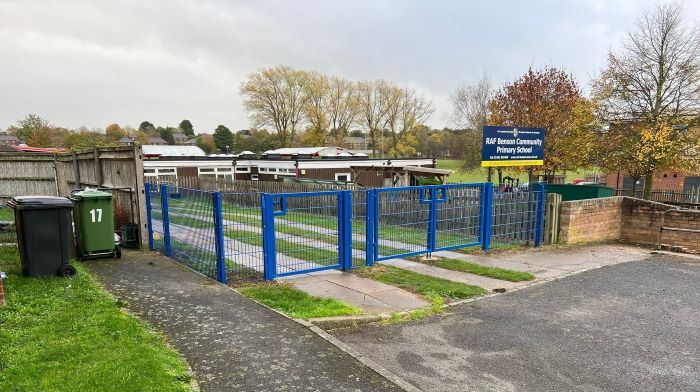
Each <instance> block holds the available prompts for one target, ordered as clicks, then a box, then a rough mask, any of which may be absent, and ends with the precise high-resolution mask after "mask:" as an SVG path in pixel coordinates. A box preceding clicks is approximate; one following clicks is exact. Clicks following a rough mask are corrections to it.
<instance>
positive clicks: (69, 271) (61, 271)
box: [58, 264, 75, 278]
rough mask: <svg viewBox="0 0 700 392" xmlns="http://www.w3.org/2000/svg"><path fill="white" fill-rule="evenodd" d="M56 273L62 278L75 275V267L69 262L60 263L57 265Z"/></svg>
mask: <svg viewBox="0 0 700 392" xmlns="http://www.w3.org/2000/svg"><path fill="white" fill-rule="evenodd" d="M58 275H59V276H62V277H64V278H70V277H72V276H74V275H75V267H73V266H72V265H70V264H61V266H60V267H58Z"/></svg>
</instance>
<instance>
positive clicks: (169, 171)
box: [158, 169, 175, 174]
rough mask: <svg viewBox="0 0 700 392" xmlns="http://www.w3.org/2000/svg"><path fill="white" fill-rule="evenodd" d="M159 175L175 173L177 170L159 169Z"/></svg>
mask: <svg viewBox="0 0 700 392" xmlns="http://www.w3.org/2000/svg"><path fill="white" fill-rule="evenodd" d="M158 173H159V174H162V173H175V169H158Z"/></svg>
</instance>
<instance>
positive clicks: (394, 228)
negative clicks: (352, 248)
mask: <svg viewBox="0 0 700 392" xmlns="http://www.w3.org/2000/svg"><path fill="white" fill-rule="evenodd" d="M427 189H429V188H428V187H407V188H381V189H377V204H376V206H377V207H376V208H377V211H376V214H375V216H376V225H375V227H376V232H375V237H376V238H377V249H376V252H377V253H378V256H379V257H377V261H380V260H386V259H390V258H396V257H398V256H408V255H410V254H417V253H425V252H427V251H428V250H429V243H428V233H429V231H430V230H429V228H430V208H431V207H430V206H431V201H430V193H429V192H427V191H426V190H427Z"/></svg>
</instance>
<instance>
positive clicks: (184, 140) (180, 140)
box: [173, 133, 196, 146]
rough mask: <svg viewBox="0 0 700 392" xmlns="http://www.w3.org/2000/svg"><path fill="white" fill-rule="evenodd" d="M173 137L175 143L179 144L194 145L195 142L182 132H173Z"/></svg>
mask: <svg viewBox="0 0 700 392" xmlns="http://www.w3.org/2000/svg"><path fill="white" fill-rule="evenodd" d="M173 139H175V144H177V145H179V146H194V145H195V144H196V142H195V140H194V139H192V138H190V137H189V136H187V135H185V134H184V133H173Z"/></svg>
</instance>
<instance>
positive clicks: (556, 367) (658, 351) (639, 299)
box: [334, 251, 700, 392]
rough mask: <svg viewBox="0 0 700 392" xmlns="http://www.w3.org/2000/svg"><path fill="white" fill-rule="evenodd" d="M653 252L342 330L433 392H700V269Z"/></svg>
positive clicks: (358, 346) (346, 338)
mask: <svg viewBox="0 0 700 392" xmlns="http://www.w3.org/2000/svg"><path fill="white" fill-rule="evenodd" d="M646 253H647V255H646V259H644V260H639V259H638V255H637V254H635V252H632V251H631V252H630V253H629V254H628V255H629V258H628V260H629V261H633V262H629V263H619V262H618V263H617V264H615V265H606V266H604V267H602V268H599V269H595V270H590V271H587V272H584V273H581V274H576V275H573V276H567V277H565V278H563V279H560V280H557V281H554V282H550V283H547V284H542V285H536V286H532V287H528V288H525V289H522V290H519V291H515V292H511V293H506V294H502V295H497V296H492V297H490V298H486V299H483V300H479V301H476V302H471V303H467V304H463V305H458V306H455V307H452V308H450V312H449V313H450V314H449V315H447V316H440V317H432V318H428V319H424V320H421V321H418V322H410V323H402V324H396V325H388V326H386V325H384V326H363V327H362V328H358V329H346V330H338V331H335V332H334V333H335V334H336V337H338V338H339V339H340V340H341V341H343V342H344V343H346V344H348V345H350V346H351V347H352V348H353V349H355V350H357V351H358V352H359V353H360V355H365V356H367V357H369V358H370V359H372V360H374V361H375V362H377V363H379V364H380V365H382V366H384V367H385V368H387V369H389V370H390V371H392V372H393V373H394V374H398V375H401V376H402V377H403V378H404V379H405V380H406V381H408V382H410V383H411V384H413V385H415V386H416V387H418V388H420V389H421V390H424V391H460V392H461V391H582V392H583V391H635V392H643V391H700V371H698V369H700V329H699V328H698V325H700V294H699V292H698V289H697V288H698V282H700V263H699V262H698V260H697V259H690V258H686V257H678V256H670V255H667V254H658V255H649V251H647V252H646ZM598 257H599V259H600V260H599V262H600V263H605V264H608V262H609V260H610V259H609V258H608V257H606V255H604V254H598ZM611 257H613V258H616V259H618V261H619V258H620V257H621V255H620V254H616V255H611ZM606 259H607V260H606ZM560 261H561V262H562V263H563V264H567V263H566V258H565V256H564V255H562V259H561V260H560Z"/></svg>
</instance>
